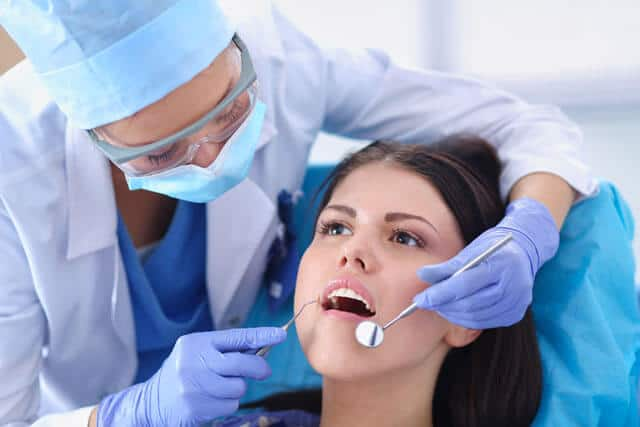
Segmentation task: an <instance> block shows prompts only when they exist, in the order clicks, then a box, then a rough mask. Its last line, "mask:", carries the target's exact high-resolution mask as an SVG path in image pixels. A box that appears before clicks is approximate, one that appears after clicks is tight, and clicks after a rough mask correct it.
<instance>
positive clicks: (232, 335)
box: [97, 328, 286, 427]
mask: <svg viewBox="0 0 640 427" xmlns="http://www.w3.org/2000/svg"><path fill="white" fill-rule="evenodd" d="M285 338H286V332H285V331H284V330H283V329H282V328H254V329H230V330H224V331H214V332H202V333H193V334H189V335H184V336H182V337H180V338H179V339H178V341H177V342H176V344H175V346H174V348H173V350H172V352H171V354H170V355H169V357H168V358H167V360H165V361H164V363H163V364H162V367H161V368H160V369H159V370H158V372H156V374H155V375H154V376H153V377H151V378H150V379H149V380H148V381H146V382H144V383H140V384H136V385H134V386H132V387H129V388H127V389H125V390H123V391H121V392H119V393H116V394H113V395H110V396H107V397H106V398H105V399H103V400H102V402H101V403H100V405H99V407H98V414H97V426H98V427H129V426H131V427H133V426H143V427H160V426H162V427H177V426H181V427H188V426H200V425H201V424H202V423H204V422H207V421H211V420H212V419H214V418H216V417H219V416H222V415H229V414H232V413H233V412H235V411H236V410H237V409H238V404H239V399H240V398H241V397H242V395H244V393H245V390H246V384H245V381H244V378H253V379H264V378H266V377H268V376H269V375H271V369H270V368H269V365H267V362H266V361H265V360H264V359H263V358H262V357H260V356H256V355H253V354H246V353H241V352H242V351H246V350H255V349H258V348H260V347H262V346H265V345H273V344H278V343H280V342H282V341H284V339H285Z"/></svg>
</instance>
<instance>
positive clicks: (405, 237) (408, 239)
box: [392, 230, 424, 248]
mask: <svg viewBox="0 0 640 427" xmlns="http://www.w3.org/2000/svg"><path fill="white" fill-rule="evenodd" d="M392 240H393V241H394V242H395V243H400V244H401V245H407V246H414V247H418V248H422V247H424V242H423V241H422V239H420V238H418V237H414V236H412V235H411V234H409V233H407V232H406V231H401V230H397V231H395V232H394V233H393V237H392Z"/></svg>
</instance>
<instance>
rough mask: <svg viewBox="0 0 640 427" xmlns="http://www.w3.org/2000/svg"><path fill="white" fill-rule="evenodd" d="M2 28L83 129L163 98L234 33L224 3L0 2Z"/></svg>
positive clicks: (166, 0) (120, 0) (208, 60)
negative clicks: (222, 4) (225, 12)
mask: <svg viewBox="0 0 640 427" xmlns="http://www.w3.org/2000/svg"><path fill="white" fill-rule="evenodd" d="M0 24H2V26H4V28H5V30H6V31H7V32H8V33H9V34H10V35H11V37H12V38H13V39H14V40H15V42H16V43H17V44H18V46H19V47H20V48H21V49H22V51H23V52H24V53H25V55H26V56H27V58H28V59H29V61H30V62H31V63H32V66H33V68H34V70H35V71H36V73H37V74H38V75H39V76H40V78H41V80H42V81H43V83H44V85H45V86H46V88H47V89H48V91H49V93H50V95H51V97H52V98H53V100H54V101H55V102H56V103H57V104H58V106H59V107H60V109H61V110H62V111H63V112H64V113H65V114H66V115H67V117H68V118H69V119H70V120H71V121H72V122H73V123H74V124H75V125H76V126H77V127H79V128H82V129H91V128H95V127H97V126H100V125H104V124H107V123H111V122H113V121H116V120H119V119H122V118H125V117H128V116H130V115H132V114H134V113H135V112H137V111H139V110H141V109H143V108H144V107H146V106H148V105H150V104H152V103H154V102H155V101H158V100H159V99H161V98H163V97H164V96H165V95H167V94H168V93H169V92H171V91H173V90H174V89H176V88H177V87H179V86H180V85H182V84H184V83H186V82H188V81H189V80H191V79H192V78H193V77H194V76H195V75H196V74H198V73H199V72H200V71H202V70H204V69H205V68H206V67H207V66H208V65H209V64H210V63H211V62H212V61H213V59H214V58H215V57H216V56H218V54H219V53H220V52H222V50H223V49H224V48H225V47H226V46H227V45H228V44H229V42H230V41H231V38H232V36H233V33H234V26H233V24H232V22H231V21H230V20H229V19H228V17H227V16H226V15H225V14H224V12H223V10H222V8H221V7H220V5H219V4H218V1H217V0H0Z"/></svg>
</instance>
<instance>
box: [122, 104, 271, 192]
mask: <svg viewBox="0 0 640 427" xmlns="http://www.w3.org/2000/svg"><path fill="white" fill-rule="evenodd" d="M265 110H266V106H265V105H264V103H262V102H261V101H256V105H255V107H254V108H253V111H252V112H251V114H250V115H249V117H247V119H246V120H245V122H244V123H243V124H242V126H241V127H240V128H238V130H237V131H236V133H235V134H234V135H233V136H232V137H231V138H229V140H228V141H227V142H226V143H225V145H224V147H223V148H222V151H220V154H218V157H217V158H216V159H215V161H214V162H212V163H211V164H210V165H209V166H207V167H206V168H201V167H199V166H195V165H183V166H178V167H176V168H173V169H170V170H168V171H165V172H161V173H159V174H156V175H152V176H146V177H145V176H140V177H130V176H127V177H126V178H127V183H128V184H129V189H130V190H147V191H153V192H154V193H160V194H164V195H167V196H170V197H173V198H176V199H181V200H186V201H189V202H195V203H205V202H210V201H212V200H215V199H217V198H218V197H220V196H221V195H222V194H224V193H225V192H226V191H228V190H230V189H231V188H233V187H234V186H236V185H237V184H239V183H240V182H241V181H242V180H243V179H245V178H246V177H247V174H248V173H249V169H250V167H251V162H252V161H253V155H254V153H255V151H256V145H257V144H258V139H259V138H260V131H261V130H262V123H263V121H264V113H265Z"/></svg>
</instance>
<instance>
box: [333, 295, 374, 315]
mask: <svg viewBox="0 0 640 427" xmlns="http://www.w3.org/2000/svg"><path fill="white" fill-rule="evenodd" d="M331 308H332V309H334V310H340V311H348V312H350V313H354V314H357V315H358V316H364V317H370V316H373V313H371V312H370V311H369V310H367V307H366V306H365V305H364V303H363V302H362V301H359V300H357V299H353V298H346V297H336V302H335V304H333V305H332V307H331Z"/></svg>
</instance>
